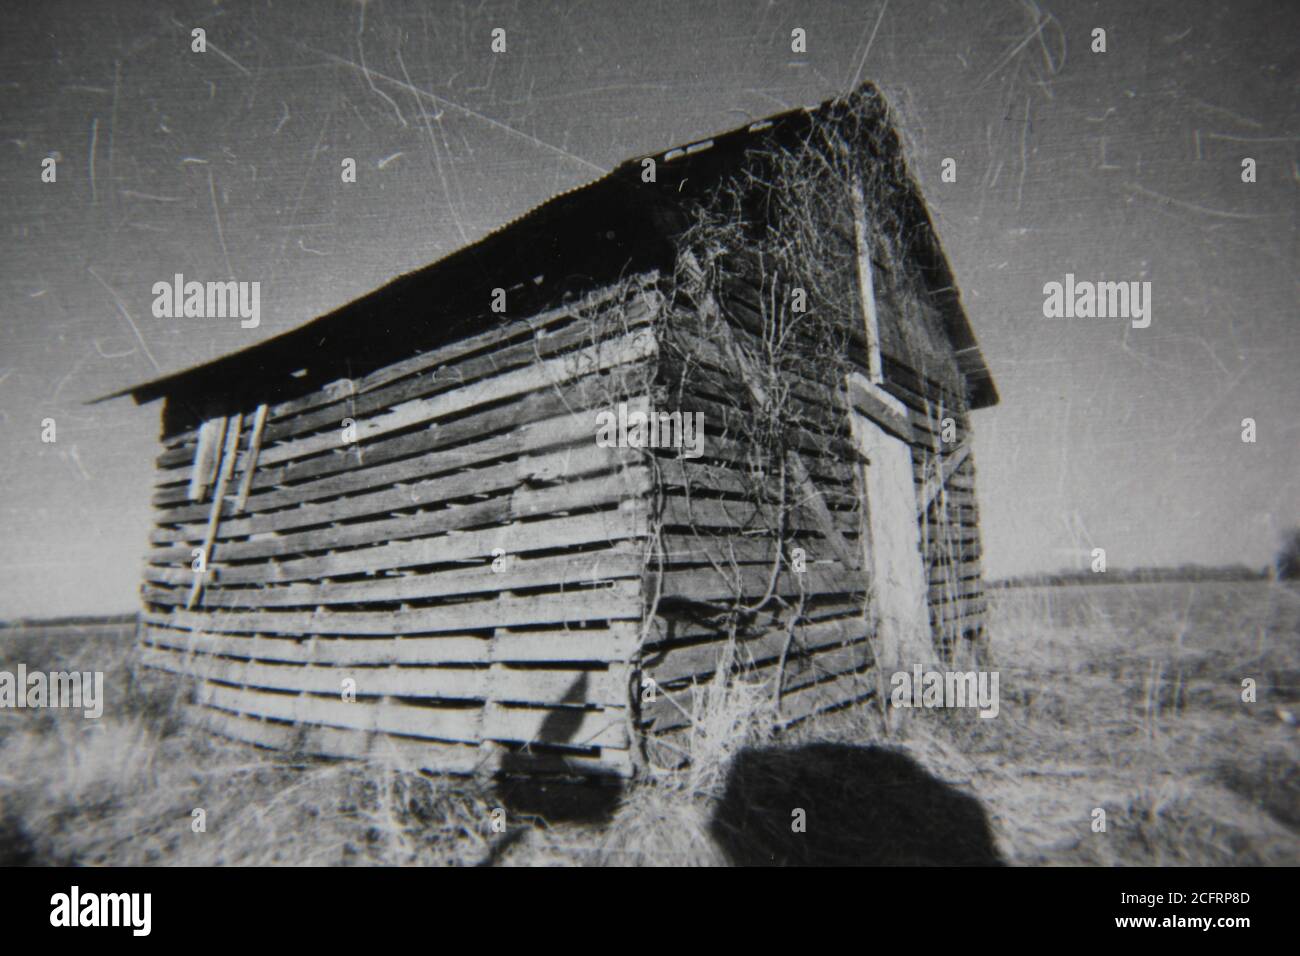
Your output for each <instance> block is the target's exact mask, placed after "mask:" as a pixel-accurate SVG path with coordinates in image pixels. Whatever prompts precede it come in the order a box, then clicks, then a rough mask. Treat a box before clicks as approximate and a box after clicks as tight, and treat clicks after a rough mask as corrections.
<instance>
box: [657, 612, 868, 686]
mask: <svg viewBox="0 0 1300 956" xmlns="http://www.w3.org/2000/svg"><path fill="white" fill-rule="evenodd" d="M867 637H868V627H867V624H866V622H865V621H863V620H862V619H861V618H840V619H837V620H832V621H826V622H822V623H817V624H801V625H799V626H798V627H796V628H795V633H794V642H793V644H792V645H791V647H792V650H793V651H795V652H798V651H800V650H820V649H821V648H825V647H836V646H839V645H842V644H849V643H856V642H858V641H864V640H866V639H867ZM788 639H789V638H788V635H787V631H786V630H785V629H784V628H770V629H768V630H766V631H764V632H762V633H761V634H758V635H756V636H753V637H749V638H746V639H738V640H737V642H736V650H735V655H736V660H737V661H739V662H741V663H742V665H744V664H750V665H760V664H764V663H768V662H770V661H773V660H776V659H778V658H779V657H780V656H781V654H782V652H783V651H784V650H785V649H786V644H787V641H788ZM725 645H726V641H725V640H715V641H708V642H705V643H701V644H688V645H683V646H679V647H670V648H668V649H666V650H663V651H660V652H658V653H655V654H654V655H653V656H651V657H649V658H647V660H646V661H645V662H644V664H643V666H644V669H645V673H646V674H647V675H649V676H650V677H653V678H654V679H655V681H656V682H658V683H659V684H660V685H668V684H671V683H672V682H674V681H679V680H685V679H687V678H690V677H695V678H700V679H704V678H707V677H709V676H710V675H712V674H713V672H714V671H715V670H717V667H718V661H719V659H720V657H721V656H722V654H723V652H724V649H725Z"/></svg>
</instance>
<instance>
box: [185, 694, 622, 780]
mask: <svg viewBox="0 0 1300 956" xmlns="http://www.w3.org/2000/svg"><path fill="white" fill-rule="evenodd" d="M194 720H195V722H196V723H198V724H200V725H202V726H205V727H206V728H207V729H209V730H211V731H213V732H215V733H218V734H221V735H222V736H224V737H229V738H231V739H232V740H238V741H242V742H245V743H250V744H255V745H258V746H262V747H272V748H275V749H279V750H283V749H286V748H289V747H300V748H301V749H303V750H305V751H306V752H308V753H316V754H321V755H322V756H327V757H347V758H354V759H365V760H370V761H384V762H391V763H394V764H399V765H401V766H405V767H412V768H420V769H425V770H431V771H435V772H439V773H461V774H471V773H473V774H490V773H495V772H498V771H500V770H503V769H509V770H511V771H512V772H516V773H518V772H523V771H525V770H527V771H528V772H530V773H539V774H566V775H567V774H575V775H582V776H610V777H629V776H631V775H632V765H631V761H630V759H628V755H627V752H626V751H622V750H603V751H601V752H600V755H599V756H588V755H586V754H580V753H572V754H564V753H554V752H550V753H539V752H529V753H526V754H524V753H516V752H514V751H512V750H510V749H507V748H505V747H491V748H485V747H480V746H476V745H473V744H457V743H448V742H441V741H432V740H416V739H411V738H407V737H395V736H392V735H389V734H373V733H366V732H364V731H360V730H348V729H345V728H340V727H313V726H309V725H303V726H291V725H289V724H282V723H272V722H270V721H264V720H259V719H257V718H254V717H246V716H243V715H241V714H233V713H230V712H227V711H222V710H216V709H212V708H201V709H196V710H195V717H194Z"/></svg>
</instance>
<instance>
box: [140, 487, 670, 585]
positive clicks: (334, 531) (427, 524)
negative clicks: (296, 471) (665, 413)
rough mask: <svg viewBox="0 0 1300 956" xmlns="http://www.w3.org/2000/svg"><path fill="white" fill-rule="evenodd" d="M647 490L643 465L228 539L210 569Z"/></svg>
mask: <svg viewBox="0 0 1300 956" xmlns="http://www.w3.org/2000/svg"><path fill="white" fill-rule="evenodd" d="M649 490H650V472H649V470H648V469H647V468H645V467H644V466H636V467H634V468H628V469H625V470H624V471H623V472H621V473H616V474H610V475H598V476H596V477H594V478H587V479H582V480H579V481H573V482H566V483H564V484H560V485H551V486H549V487H545V488H528V487H520V488H517V489H516V490H515V492H514V493H513V494H509V495H501V496H498V497H496V498H492V499H490V500H488V501H483V502H479V503H477V504H466V505H452V506H450V507H446V508H441V509H438V510H435V511H422V512H418V513H416V514H413V515H399V516H398V517H394V518H384V519H374V520H371V521H365V522H356V523H349V524H343V525H337V526H329V527H324V528H313V529H311V530H308V531H296V532H291V533H284V534H277V535H276V536H274V537H266V538H256V539H253V540H250V541H227V542H223V543H222V544H221V545H220V546H219V547H216V548H212V546H211V542H208V547H209V549H210V550H209V551H208V552H206V553H207V554H208V566H209V567H210V568H211V567H213V566H214V565H215V564H216V563H217V562H229V561H247V560H251V559H253V558H265V557H288V556H290V555H299V554H304V553H307V552H311V551H322V550H326V549H331V548H346V547H356V546H359V545H366V544H373V543H375V542H380V541H399V540H402V539H405V538H417V537H424V536H427V535H431V534H439V533H443V532H447V531H451V530H455V529H461V528H466V527H474V526H475V525H485V524H495V523H498V522H504V521H513V520H515V519H519V518H527V517H531V516H533V515H540V514H547V513H549V512H552V511H561V510H576V509H579V508H591V507H598V506H600V505H607V504H617V503H619V502H622V501H626V500H628V499H631V498H637V497H641V496H643V495H645V494H646V493H647V492H648V491H649ZM189 553H190V548H189V545H188V544H180V545H176V546H173V547H166V548H155V549H153V550H151V551H150V552H149V555H148V559H149V561H150V563H152V564H163V565H165V564H170V563H173V562H176V561H184V560H185V559H186V558H187V557H188V556H189ZM218 579H220V575H219V573H218Z"/></svg>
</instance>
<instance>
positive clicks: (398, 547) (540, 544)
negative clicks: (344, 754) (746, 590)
mask: <svg viewBox="0 0 1300 956" xmlns="http://www.w3.org/2000/svg"><path fill="white" fill-rule="evenodd" d="M646 534H647V515H646V504H645V502H644V501H638V500H628V501H625V502H624V503H623V504H622V505H620V507H619V508H617V509H612V510H609V511H600V512H594V513H591V514H582V515H570V516H566V517H562V518H553V519H545V520H540V521H528V522H518V523H511V524H503V525H498V526H496V527H492V528H484V529H480V530H476V531H464V532H458V533H454V534H445V535H438V536H436V537H429V538H423V539H419V540H416V541H397V542H393V543H391V544H384V545H376V546H373V547H369V548H358V549H355V550H352V551H341V552H338V553H336V554H328V555H323V556H321V557H312V558H296V559H292V560H286V561H275V562H271V563H269V564H256V565H232V566H229V567H224V568H220V569H219V571H220V574H219V576H218V582H217V583H219V584H222V585H231V584H272V583H287V582H290V581H306V580H316V579H322V578H329V577H339V576H342V575H345V574H361V573H377V572H380V571H390V570H397V569H400V568H414V567H422V566H425V565H432V564H444V563H446V562H449V561H461V560H470V559H475V558H480V559H481V558H483V557H485V556H488V555H491V554H492V551H493V549H495V548H502V549H504V550H505V551H506V553H507V554H523V553H525V552H528V551H538V550H542V549H549V548H563V547H569V546H571V545H575V544H594V543H598V542H605V543H613V542H616V541H623V540H627V539H628V538H638V537H644V536H645V535H646ZM189 575H190V572H189V571H188V569H182V568H175V567H159V566H157V565H146V566H145V577H146V578H147V579H148V580H150V581H154V582H156V583H158V584H173V585H174V584H182V583H185V584H188V583H189Z"/></svg>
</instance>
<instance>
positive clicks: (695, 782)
mask: <svg viewBox="0 0 1300 956" xmlns="http://www.w3.org/2000/svg"><path fill="white" fill-rule="evenodd" d="M991 598H992V604H993V608H992V617H991V620H990V631H991V635H992V652H993V659H994V660H993V665H992V666H993V667H995V668H996V669H997V670H998V671H999V674H1000V676H1001V680H1000V691H1001V694H1000V697H1001V708H1000V712H999V714H998V716H997V717H996V718H995V719H991V720H985V719H980V718H979V717H978V716H976V714H975V713H974V712H972V711H917V712H913V713H912V714H910V715H908V717H907V719H906V720H905V721H900V722H899V723H898V724H897V725H896V726H895V727H894V728H893V730H892V731H891V732H890V734H889V735H888V736H886V735H885V734H884V732H883V729H882V727H883V725H882V722H881V720H880V715H879V713H878V711H876V710H874V709H872V708H871V707H861V708H856V709H853V710H849V711H844V712H840V713H837V714H833V715H829V716H826V717H824V718H822V719H820V720H818V721H817V722H816V723H815V724H813V725H803V726H800V727H797V728H795V729H793V730H791V731H787V732H785V733H783V734H781V735H779V736H775V737H773V736H772V735H771V734H769V733H766V732H765V731H764V730H763V724H762V721H761V720H757V719H755V701H757V700H761V699H764V698H765V697H766V695H764V694H762V693H761V691H758V690H756V689H754V688H748V687H741V688H739V689H738V690H731V691H725V692H724V691H721V689H719V693H717V694H716V695H713V696H711V698H710V700H711V702H712V706H711V707H710V708H708V710H707V711H705V712H701V713H700V714H699V719H700V724H699V729H698V732H697V734H696V736H695V740H694V742H693V744H692V749H693V750H694V752H695V753H696V755H697V759H696V761H695V763H694V765H693V766H692V767H691V769H690V770H688V771H685V772H680V773H675V774H666V775H663V776H661V777H656V778H654V779H650V780H645V781H640V782H638V783H637V784H635V785H633V786H631V787H630V788H628V789H626V790H624V791H621V792H620V791H618V790H613V789H605V788H572V787H562V786H551V787H548V788H532V787H530V788H520V787H513V788H510V789H508V790H505V791H501V790H498V789H496V788H494V786H493V785H492V784H491V782H490V781H476V780H467V779H461V778H436V777H430V776H427V775H424V774H421V773H418V772H415V771H412V770H410V769H406V768H400V767H378V766H359V765H356V764H351V763H346V762H330V761H322V760H317V759H314V758H311V757H307V756H304V755H300V754H281V753H270V752H266V751H260V750H257V749H254V748H250V747H246V746H243V745H239V744H234V743H229V742H226V741H222V740H220V739H216V738H213V737H210V736H208V735H206V734H202V733H197V732H194V731H192V730H190V729H189V728H187V726H186V725H185V723H184V721H183V714H184V711H185V694H186V691H185V689H184V688H183V687H181V686H180V685H178V684H177V683H176V682H175V681H173V680H170V679H168V678H167V677H166V676H165V675H159V674H155V673H152V672H149V671H145V670H143V669H142V668H140V667H138V666H137V663H136V658H135V653H134V649H133V647H132V644H131V638H130V629H129V628H126V627H120V626H118V627H106V628H100V629H84V628H82V629H64V630H60V631H45V630H42V629H38V628H32V629H28V630H10V631H0V670H11V671H12V670H13V669H14V668H15V667H16V665H17V664H18V663H19V662H22V663H25V664H26V665H27V667H28V668H29V669H39V670H57V669H73V668H75V669H80V670H102V671H104V672H106V675H107V676H106V696H107V701H106V705H105V711H104V716H103V717H102V718H100V719H99V720H85V719H82V718H81V717H80V716H79V715H74V714H71V713H68V712H59V711H29V710H24V711H10V710H5V711H0V863H29V864H59V863H75V864H91V865H95V864H160V865H165V864H190V865H193V864H199V865H201V864H236V865H250V864H251V865H262V864H279V863H290V864H325V865H346V864H388V865H404V864H454V865H479V864H502V865H529V864H572V863H579V864H607V865H608V864H702V865H709V864H725V863H728V862H764V861H776V862H874V863H897V862H928V863H963V862H964V863H986V862H994V861H999V862H1005V863H1008V864H1013V865H1051V864H1067V865H1107V866H1108V865H1116V864H1119V865H1160V866H1164V865H1194V864H1237V865H1275V864H1291V865H1295V864H1298V863H1300V728H1298V727H1297V717H1300V591H1298V590H1297V589H1295V588H1294V587H1287V586H1282V585H1275V584H1268V583H1263V582H1233V583H1198V584H1178V583H1166V584H1147V585H1106V586H1062V587H1043V588H1017V589H1011V590H1003V591H996V592H993V593H992V595H991ZM1245 678H1250V679H1252V680H1254V681H1255V682H1256V685H1257V699H1256V701H1255V702H1254V703H1245V702H1243V701H1242V699H1241V690H1242V680H1243V679H1245ZM497 807H504V808H505V810H506V817H505V819H506V822H507V828H506V832H504V833H496V832H493V830H492V827H491V821H492V813H493V810H494V808H497ZM792 808H798V809H803V810H805V811H806V816H807V829H806V832H803V833H799V834H793V833H792V828H791V823H790V821H791V813H792ZM1097 808H1101V809H1102V810H1104V811H1105V814H1106V830H1105V832H1094V830H1093V828H1092V822H1093V813H1094V810H1095V809H1097ZM196 809H202V810H203V811H204V814H205V822H206V829H205V831H204V832H194V830H193V828H192V826H191V823H192V820H193V819H194V818H193V811H194V810H196Z"/></svg>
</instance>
